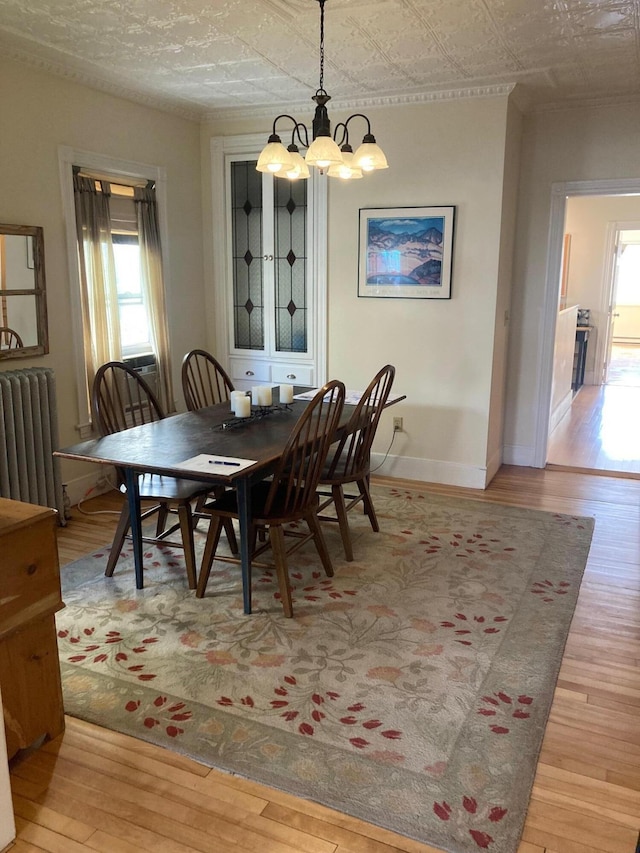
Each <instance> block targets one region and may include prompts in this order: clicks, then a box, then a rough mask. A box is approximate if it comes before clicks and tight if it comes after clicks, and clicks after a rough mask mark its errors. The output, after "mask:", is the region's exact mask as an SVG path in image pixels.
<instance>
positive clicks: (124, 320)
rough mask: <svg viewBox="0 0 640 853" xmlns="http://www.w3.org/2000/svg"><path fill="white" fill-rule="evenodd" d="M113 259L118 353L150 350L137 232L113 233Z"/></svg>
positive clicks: (125, 354) (126, 354) (151, 350)
mask: <svg viewBox="0 0 640 853" xmlns="http://www.w3.org/2000/svg"><path fill="white" fill-rule="evenodd" d="M112 237H113V260H114V264H115V271H116V289H117V291H118V308H119V313H120V344H121V346H122V355H123V356H124V357H127V356H135V355H142V354H145V353H151V352H153V347H152V344H151V335H150V331H149V316H148V311H147V306H146V305H145V301H144V296H143V293H142V279H141V275H140V244H139V242H138V235H137V234H135V235H134V234H113V235H112Z"/></svg>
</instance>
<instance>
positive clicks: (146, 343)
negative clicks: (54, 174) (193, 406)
mask: <svg viewBox="0 0 640 853" xmlns="http://www.w3.org/2000/svg"><path fill="white" fill-rule="evenodd" d="M58 157H59V162H60V169H61V175H62V178H63V181H62V198H63V205H64V216H65V222H66V226H67V228H66V231H67V252H68V257H69V270H70V288H71V311H72V323H73V343H74V352H75V362H76V378H77V394H78V423H77V428H78V431H79V434H80V438H83V439H84V438H89V437H90V436H91V435H92V426H91V387H92V385H93V377H94V376H95V372H96V370H97V369H98V367H99V366H100V365H101V364H104V363H105V362H107V361H121V360H127V361H129V362H134V363H135V365H136V366H137V367H140V368H141V369H144V371H145V378H146V379H147V380H149V379H150V377H149V375H148V372H149V371H153V372H154V374H155V375H154V378H153V382H152V383H151V384H152V385H155V390H157V396H158V399H159V401H160V404H161V405H162V407H163V408H164V410H165V412H167V413H171V412H173V411H175V402H174V394H173V387H172V382H171V367H170V352H169V335H168V328H167V325H168V324H167V313H166V300H165V292H164V287H165V284H164V274H163V250H162V242H165V241H164V240H163V239H161V238H164V237H165V236H166V231H165V227H164V224H163V223H165V222H166V218H167V217H166V211H167V204H166V173H165V170H164V169H163V168H161V167H159V166H151V165H148V164H142V163H135V162H133V161H126V160H118V159H116V158H112V157H106V156H104V155H101V154H95V153H92V152H88V151H81V150H80V149H74V148H70V147H67V146H60V148H59V149H58Z"/></svg>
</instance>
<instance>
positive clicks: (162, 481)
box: [91, 361, 211, 589]
mask: <svg viewBox="0 0 640 853" xmlns="http://www.w3.org/2000/svg"><path fill="white" fill-rule="evenodd" d="M91 407H92V411H93V419H94V424H95V426H96V428H97V429H98V432H99V433H100V435H102V436H105V435H112V434H113V433H116V432H121V431H122V430H125V429H129V428H130V427H133V426H139V425H140V424H145V423H150V422H153V421H159V420H161V419H162V418H164V417H165V415H164V412H163V411H162V408H161V406H160V403H159V402H158V400H157V398H156V396H155V394H154V393H153V391H152V390H151V388H150V387H149V386H148V384H147V383H146V382H145V380H144V379H143V378H142V376H140V374H139V373H137V372H136V371H135V370H133V369H132V368H131V367H129V366H128V365H126V364H124V363H123V362H118V361H110V362H107V363H106V364H103V365H102V366H101V367H99V368H98V370H97V372H96V376H95V379H94V381H93V386H92V393H91ZM118 479H119V481H120V491H121V492H123V493H124V492H126V488H125V485H124V473H123V472H122V471H118ZM138 487H139V489H140V499H141V500H142V501H145V502H147V501H152V502H153V504H154V505H153V506H152V507H151V508H148V509H145V510H143V511H142V513H141V515H140V518H141V520H144V519H146V518H148V517H149V516H151V515H153V514H154V513H157V521H156V532H155V537H154V538H152V539H149V538H148V537H147V538H145V539H144V541H146V542H148V541H152V542H158V541H160V542H165V544H172V545H175V544H176V543H175V542H171V543H169V542H168V540H167V537H168V536H170V535H171V534H172V533H173V532H174V531H175V530H177V529H178V528H180V532H181V543H180V545H181V547H182V548H183V549H184V555H185V563H186V568H187V579H188V582H189V589H195V588H196V558H195V549H194V539H193V529H194V524H193V512H192V509H191V502H192V501H194V500H198V498H200V497H202V496H204V495H206V494H207V493H208V492H209V491H210V490H211V483H205V482H199V481H195V480H182V479H177V478H174V477H165V476H160V475H158V474H141V475H139V477H138ZM169 513H177V515H178V523H177V524H175V525H173V526H172V527H169V528H167V527H166V524H167V518H168V516H169ZM130 527H131V519H130V515H129V505H128V503H125V504H124V506H123V507H122V512H121V513H120V519H119V521H118V526H117V528H116V532H115V535H114V537H113V544H112V546H111V553H110V554H109V559H108V561H107V568H106V569H105V575H106V576H107V577H111V576H112V575H113V571H114V568H115V565H116V562H117V561H118V557H119V556H120V552H121V551H122V547H123V545H124V542H125V539H126V538H127V536H128V534H129V529H130Z"/></svg>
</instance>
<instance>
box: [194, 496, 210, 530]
mask: <svg viewBox="0 0 640 853" xmlns="http://www.w3.org/2000/svg"><path fill="white" fill-rule="evenodd" d="M206 502H207V496H206V495H200V497H199V498H198V499H197V500H196V506H195V510H194V512H195V518H194V520H193V529H194V530H195V529H196V527H197V526H198V524H199V523H200V516H201V514H202V512H203V510H204V505H205V504H206Z"/></svg>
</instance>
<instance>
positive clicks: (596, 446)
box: [547, 345, 640, 479]
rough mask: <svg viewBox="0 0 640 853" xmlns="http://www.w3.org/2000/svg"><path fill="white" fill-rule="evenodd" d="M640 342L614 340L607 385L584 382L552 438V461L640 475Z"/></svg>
mask: <svg viewBox="0 0 640 853" xmlns="http://www.w3.org/2000/svg"><path fill="white" fill-rule="evenodd" d="M639 422H640V347H637V346H636V347H632V346H620V345H614V347H613V352H612V358H611V362H610V364H609V377H608V381H607V384H606V385H583V387H582V388H581V389H580V391H578V393H577V394H576V396H575V397H574V399H573V403H572V404H571V409H570V410H569V412H567V414H566V415H565V417H564V418H563V419H562V420H561V421H560V423H559V424H558V426H557V427H556V428H555V430H554V431H553V433H552V434H551V436H550V438H549V447H548V451H547V466H548V467H549V468H575V469H578V470H581V471H602V472H607V473H609V474H615V475H623V474H624V475H625V476H630V477H633V478H638V479H640V429H638V423H639Z"/></svg>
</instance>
